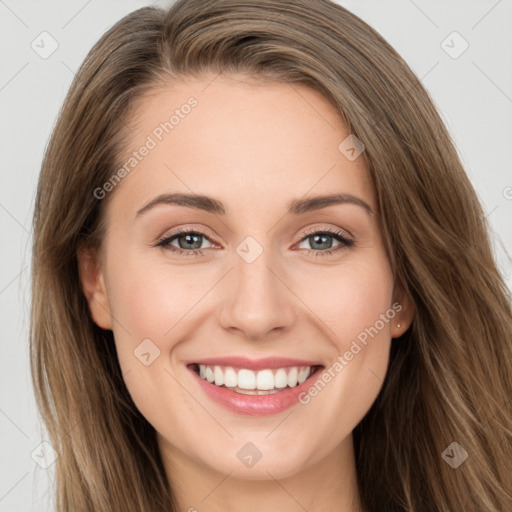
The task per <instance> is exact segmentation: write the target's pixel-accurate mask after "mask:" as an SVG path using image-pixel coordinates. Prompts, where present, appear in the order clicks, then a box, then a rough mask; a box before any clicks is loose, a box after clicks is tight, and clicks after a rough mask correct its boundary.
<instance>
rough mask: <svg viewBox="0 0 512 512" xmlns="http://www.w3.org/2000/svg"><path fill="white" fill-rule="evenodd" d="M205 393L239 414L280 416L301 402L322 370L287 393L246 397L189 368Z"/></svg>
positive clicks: (317, 370)
mask: <svg viewBox="0 0 512 512" xmlns="http://www.w3.org/2000/svg"><path fill="white" fill-rule="evenodd" d="M189 370H190V371H191V372H192V374H193V375H194V377H195V378H196V379H197V381H198V382H199V385H200V386H201V387H202V389H203V390H204V392H205V393H206V394H207V395H208V396H209V397H210V398H211V399H212V400H214V401H215V402H217V403H219V404H220V405H222V406H224V407H226V408H227V409H229V410H230V411H232V412H235V413H237V414H245V415H249V416H266V415H270V414H279V413H280V412H282V411H284V410H286V409H289V408H290V407H292V406H293V405H295V404H296V403H297V402H298V401H299V395H300V394H301V393H302V392H306V390H307V389H308V388H309V387H310V386H311V379H312V378H313V376H315V375H317V374H318V372H319V371H321V370H322V368H321V367H320V368H317V369H316V370H315V371H314V372H313V373H312V374H311V375H310V377H309V378H308V379H306V380H305V381H304V382H303V383H302V384H299V385H298V386H295V387H294V388H291V389H287V390H286V391H278V392H277V393H273V394H271V395H244V394H242V393H237V392H236V391H230V390H229V389H228V388H225V387H219V386H216V385H215V384H212V383H210V382H208V381H207V380H204V379H202V378H201V377H200V376H199V375H198V373H197V372H195V371H194V370H193V369H191V368H189Z"/></svg>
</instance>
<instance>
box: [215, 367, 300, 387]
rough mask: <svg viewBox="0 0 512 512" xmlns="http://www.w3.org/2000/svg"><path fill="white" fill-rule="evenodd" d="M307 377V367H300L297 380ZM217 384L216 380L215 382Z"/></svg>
mask: <svg viewBox="0 0 512 512" xmlns="http://www.w3.org/2000/svg"><path fill="white" fill-rule="evenodd" d="M308 377H309V368H301V370H300V372H299V376H298V378H297V381H298V382H299V384H302V383H303V382H304V381H305V380H306V379H307V378H308ZM215 384H217V382H215Z"/></svg>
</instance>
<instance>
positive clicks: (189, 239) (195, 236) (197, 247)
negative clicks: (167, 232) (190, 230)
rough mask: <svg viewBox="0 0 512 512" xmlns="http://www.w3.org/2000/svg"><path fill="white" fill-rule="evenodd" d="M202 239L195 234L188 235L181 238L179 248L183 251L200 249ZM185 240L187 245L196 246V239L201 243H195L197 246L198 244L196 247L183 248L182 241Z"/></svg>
mask: <svg viewBox="0 0 512 512" xmlns="http://www.w3.org/2000/svg"><path fill="white" fill-rule="evenodd" d="M200 237H201V235H194V234H187V235H183V236H180V238H179V246H180V248H181V249H199V248H200V247H201V240H200ZM183 238H184V239H185V243H186V244H192V245H194V241H193V239H194V238H196V240H197V239H199V241H196V242H195V244H196V246H195V247H183V246H182V243H181V240H182V239H183Z"/></svg>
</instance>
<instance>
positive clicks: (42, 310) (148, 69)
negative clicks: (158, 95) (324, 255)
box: [30, 0, 512, 512]
mask: <svg viewBox="0 0 512 512" xmlns="http://www.w3.org/2000/svg"><path fill="white" fill-rule="evenodd" d="M202 72H214V73H223V72H225V73H243V74H244V75H250V76H254V77H266V78H267V79H269V80H274V81H278V82H283V83H287V84H291V85H293V84H294V83H295V84H305V85H308V86H310V87H312V88H315V89H316V90H318V91H320V92H321V93H322V94H324V96H325V97H326V98H327V99H328V100H329V101H330V102H331V103H332V105H333V106H334V107H335V108H336V109H337V111H338V112H339V114H340V116H341V117H342V119H343V120H344V122H345V123H346V125H347V127H348V129H349V131H350V133H352V134H354V135H356V136H357V137H358V138H359V139H360V140H361V141H362V142H363V143H364V145H365V152H364V153H363V157H364V158H365V159H366V162H367V164H368V167H369V169H370V174H371V179H372V181H373V185H374V188H375V191H376V194H377V200H378V208H379V215H380V218H381V222H382V229H383V232H384V236H385V240H386V244H387V251H388V255H389V258H390V261H391V265H392V269H393V272H394V275H395V279H396V281H395V282H396V284H397V286H401V287H403V289H404V290H405V291H406V293H408V294H409V295H410V297H411V298H412V300H413V302H414V306H415V316H414V320H413V323H412V326H411V327H410V329H409V330H408V331H407V332H406V333H405V334H404V335H403V336H402V337H401V338H399V339H398V340H395V341H394V342H393V344H392V349H391V358H390V365H389V371H388V374H387V376H386V379H385V382H384V384H383V388H382V390H381V393H380V394H379V396H378V398H377V400H376V401H375V403H374V404H373V406H372V407H371V409H370V411H369V412H368V414H367V415H366V416H365V418H364V419H363V420H362V422H361V423H360V424H359V425H358V426H357V427H356V429H355V432H354V443H355V450H356V457H357V472H358V479H359V487H360V489H359V491H360V495H361V498H362V502H363V505H364V507H365V508H366V509H367V510H368V511H369V512H391V511H393V512H394V511H405V510H407V511H410V512H425V511H428V512H431V511H437V510H443V511H444V510H450V511H452V512H455V511H467V512H469V511H473V510H479V511H480V510H486V511H488V512H504V511H505V510H508V511H510V510H512V419H511V418H512V406H511V400H510V395H511V391H512V314H511V300H510V293H509V290H508V289H507V288H506V286H505V284H504V281H503V280H502V278H501V276H500V274H499V272H498V270H497V267H496V264H495V262H494V259H493V254H492V251H491V246H490V241H489V238H488V226H487V225H486V219H485V215H484V213H483V211H482V208H481V206H480V204H479V201H478V199H477V196H476V194H475V191H474V190H473V188H472V186H471V184H470V182H469V180H468V178H467V176H466V174H465V172H464V169H463V167H462V165H461V162H460V160H459V158H458V155H457V153H456V150H455V149H454V145H453V142H452V140H451V139H450V136H449V134H448V132H447V130H446V128H445V126H444V125H443V123H442V121H441V119H440V116H439V115H438V113H437V111H436V109H435V108H434V106H433V103H432V101H431V99H430V97H429V95H428V93H427V92H426V91H425V89H424V88H423V86H422V84H421V83H420V81H419V80H418V78H417V77H416V76H415V75H414V74H413V72H412V71H411V70H410V68H409V67H408V66H407V64H406V63H405V62H404V61H403V60H402V58H401V57H400V56H399V55H398V54H397V53H396V52H395V51H394V50H393V48H392V47H391V46H390V45H389V44H388V43H387V42H386V41H385V40H384V39H383V38H382V37H381V36H380V35H379V34H378V33H377V32H375V31H374V30H373V29H372V28H371V27H370V26H368V25H367V24H366V23H364V22H363V21H362V20H360V19H359V18H357V17H356V16H355V15H353V14H351V13H350V12H349V11H347V10H346V9H344V8H343V7H341V6H339V5H336V4H334V3H332V2H330V1H328V0H243V1H242V0H216V1H214V2H212V1H209V0H179V1H177V2H176V3H174V4H172V5H171V6H170V7H169V9H167V10H162V9H160V8H156V7H146V8H142V9H139V10H137V11H134V12H132V13H131V14H129V15H127V16H126V17H124V18H123V19H122V20H120V21H119V22H118V23H117V24H116V25H114V26H113V27H112V28H111V29H110V30H108V32H106V33H105V34H104V35H103V37H102V38H101V39H100V40H99V41H98V43H97V44H96V45H95V46H94V47H93V48H92V50H91V51H90V52H89V54H88V55H87V58H86V59H85V61H84V63H83V64H82V66H81V68H80V70H79V72H78V73H77V75H76V77H75V80H74V82H73V84H72V86H71V89H70V91H69V93H68V95H67V97H66V100H65V102H64V105H63V107H62V110H61V112H60V115H59V118H58V122H57V124H56V126H55V129H54V132H53V134H52V137H51V140H50V143H49V146H48V148H47V151H46V154H45V157H44V162H43V165H42V169H41V175H40V179H39V185H38V189H37V198H36V205H35V212H34V247H33V262H32V264H33V283H32V285H33V300H32V310H31V346H30V348H31V365H32V375H33V383H34V388H35V394H36V398H37V401H38V406H39V408H40V411H41V414H42V417H43V420H44V423H45V425H46V427H47V429H48V434H49V437H50V440H51V443H52V445H53V447H54V448H55V449H56V450H57V452H58V454H59V457H58V459H57V461H56V462H55V464H56V491H57V509H58V511H59V512H63V511H74V512H81V511H91V510H94V511H96V512H107V511H108V512H112V511H125V510H135V509H137V510H146V511H164V510H175V505H174V504H173V503H174V500H173V496H172V489H170V488H169V484H168V482H167V480H166V478H165V472H164V467H163V464H162V460H161V458H160V455H159V451H158V446H157V442H156V435H155V431H154V429H153V428H152V426H151V425H150V424H149V423H148V422H147V421H146V420H145V418H144V417H143V416H142V415H141V413H140V412H139V411H138V410H137V408H136V407H135V405H134V403H133V401H132V400H131V397H130V395H129V393H128V391H127V389H126V387H125V384H124V381H123V376H122V374H121V370H120V367H119V364H118V361H117V356H116V352H115V348H114V342H113V337H112V332H111V331H106V330H102V329H100V328H99V327H97V326H96V325H95V324H94V322H93V321H92V319H91V315H90V312H89V309H88V305H87V301H86V299H85V297H84V294H83V292H82V290H81V286H80V281H79V273H78V264H77V251H78V249H79V247H80V246H81V245H82V244H89V245H94V246H96V248H99V247H100V246H101V240H102V235H103V230H102V228H103V224H104V221H105V219H104V216H103V211H104V207H105V204H106V202H107V200H108V198H106V199H105V200H103V201H99V200H98V199H97V198H96V197H95V195H94V194H93V191H94V190H95V189H97V188H98V187H101V186H102V185H103V184H104V183H105V182H107V181H108V180H109V179H110V178H111V177H112V176H113V175H114V173H115V171H116V170H117V169H118V167H117V166H118V165H120V155H121V148H122V147H123V137H125V136H126V133H127V131H126V129H125V127H127V126H128V125H129V122H130V117H129V113H130V108H131V106H132V105H133V104H134V101H135V100H137V99H138V98H140V97H141V95H142V94H143V92H144V91H147V90H149V89H151V88H152V87H154V86H155V84H162V83H165V81H169V80H172V79H173V78H183V77H184V78H186V77H187V76H200V75H201V73H202ZM120 127H122V129H121V130H120ZM111 194H115V191H113V192H111ZM453 442H457V443H458V444H459V445H460V446H461V447H462V448H463V449H464V450H465V451H466V452H467V454H468V458H467V459H466V460H465V461H464V462H463V463H462V464H461V465H460V466H459V467H458V468H457V469H454V468H452V467H450V465H449V464H448V463H447V462H445V460H443V457H442V454H443V452H445V449H447V448H449V447H450V446H451V444H452V443H453Z"/></svg>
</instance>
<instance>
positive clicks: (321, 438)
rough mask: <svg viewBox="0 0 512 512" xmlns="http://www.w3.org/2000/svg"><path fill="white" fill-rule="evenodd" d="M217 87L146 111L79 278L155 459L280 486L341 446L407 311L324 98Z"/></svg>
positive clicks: (138, 116) (278, 87) (367, 192)
mask: <svg viewBox="0 0 512 512" xmlns="http://www.w3.org/2000/svg"><path fill="white" fill-rule="evenodd" d="M213 78H214V77H213V76H212V77H205V79H204V80H199V79H196V80H187V81H176V82H173V83H171V84H169V85H168V86H167V87H161V88H159V89H155V90H153V91H152V92H151V94H148V95H147V96H145V97H144V98H143V99H142V100H141V101H140V103H139V105H138V108H137V109H136V110H137V111H136V112H135V113H133V118H132V121H133V127H134V130H133V133H132V135H131V137H130V140H128V141H127V148H128V150H127V151H126V154H124V155H121V158H120V160H121V161H122V165H124V164H126V165H125V167H124V169H125V172H124V173H123V172H122V171H120V172H118V174H117V178H118V179H113V180H111V181H110V182H109V183H110V184H106V185H105V186H104V187H103V188H102V189H101V191H98V190H97V191H96V195H97V196H98V197H102V195H105V196H108V197H105V199H103V200H107V199H108V206H107V209H106V214H107V226H108V228H107V231H106V235H105V238H104V241H103V245H102V248H101V252H100V254H99V255H91V254H90V253H87V252H84V253H83V254H81V255H80V262H81V277H82V283H83V287H84V292H85V294H86V296H87V298H88V300H89V305H90V309H91V313H92V316H93V319H94V321H95V322H96V323H97V324H98V325H100V326H101V327H103V328H105V329H112V331H113V333H114V337H115V344H116V348H117V354H118V357H119V362H120V365H121V369H122V371H123V375H124V379H125V382H126V386H127V388H128V390H129V392H130V394H131V396H132V398H133V400H134V402H135V404H136V406H137V407H138V408H139V410H140V412H141V413H142V414H143V415H144V416H145V418H146V419H147V420H148V421H149V422H150V423H151V424H152V425H153V426H154V428H155V429H156V431H157V435H158V439H159V443H160V446H161V449H162V452H163V453H164V456H167V457H168V458H169V459H171V458H172V457H174V458H176V459H181V460H188V461H190V462H191V463H192V464H197V465H201V466H202V467H207V468H210V469H212V470H215V471H219V472H221V473H223V474H227V473H229V472H231V473H232V475H233V476H239V477H241V478H248V479H263V478H266V477H267V476H268V473H271V474H272V475H273V476H274V477H275V478H284V477H287V476H290V475H292V474H294V473H296V472H298V471H300V470H301V469H306V468H308V467H312V466H314V465H315V464H319V463H321V462H322V461H326V460H329V458H333V457H336V456H338V455H339V454H340V453H342V452H343V453H348V452H349V451H350V449H351V448H350V447H351V443H352V437H351V432H352V430H353V429H354V427H355V426H356V425H357V424H358V423H359V421H360V420H361V419H362V418H363V416H364V415H365V413H366V412H367V411H368V409H369V408H370V406H371V405H372V403H373V402H374V400H375V398H376V397H377V395H378V393H379V391H380V389H381V386H382V383H383V379H384V376H385V374H386V370H387V365H388V355H389V349H390V345H391V343H392V338H393V337H397V336H399V335H401V334H402V333H403V332H404V331H405V330H406V329H407V327H408V325H409V321H410V314H411V311H410V305H409V303H408V302H407V301H406V300H405V299H404V297H401V296H398V295H397V293H398V291H397V290H395V289H394V283H393V276H392V272H391V268H390V265H389V261H388V258H387V255H386V251H385V247H384V241H383V238H382V234H381V230H380V227H379V218H378V211H377V204H376V199H375V195H374V191H373V190H372V186H371V181H370V177H369V173H368V168H367V166H366V163H365V160H364V153H362V154H361V155H359V157H357V158H354V157H355V156H357V150H358V149H359V148H358V147H355V151H351V150H350V147H354V143H353V141H352V144H350V139H349V140H348V141H345V139H346V138H347V136H349V132H348V131H347V129H346V127H345V125H344V124H343V122H342V120H341V119H340V117H339V116H338V115H337V113H336V110H335V109H334V108H333V107H332V106H331V105H330V103H329V102H328V101H327V100H326V99H325V98H324V97H323V96H322V95H321V94H319V93H318V92H316V91H314V90H312V89H309V88H307V87H305V86H299V85H293V86H291V85H287V84H282V83H278V84H277V83H273V84H272V83H266V84H263V83H257V82H256V81H255V80H254V79H250V78H247V77H241V76H238V77H231V78H226V77H217V78H216V79H215V80H213ZM212 80H213V81H212ZM190 98H193V99H190ZM173 114H174V118H171V119H170V116H171V115H173ZM165 123H167V124H165ZM343 141H345V142H343ZM340 144H341V146H340ZM144 147H145V148H146V149H145V150H144V149H143V148H144ZM121 178H122V179H121ZM193 196H200V197H199V198H198V197H193ZM320 196H329V197H330V199H326V200H324V201H322V200H317V199H315V198H318V197H320ZM95 258H96V259H95ZM93 263H95V264H93ZM397 302H398V303H399V305H397ZM393 305H394V306H393ZM398 323H400V328H398V327H397V324H398ZM258 458H259V460H258ZM254 461H256V463H255V462H254ZM267 472H268V473H267Z"/></svg>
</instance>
